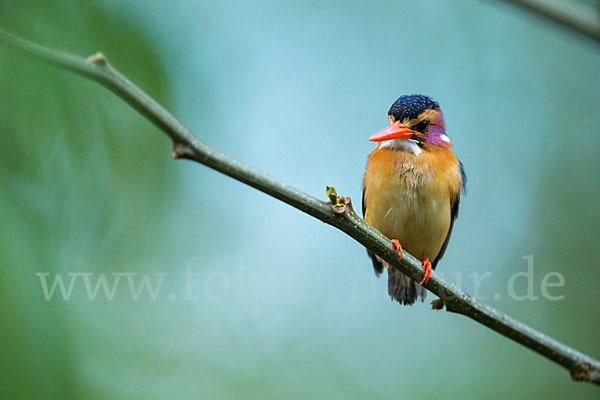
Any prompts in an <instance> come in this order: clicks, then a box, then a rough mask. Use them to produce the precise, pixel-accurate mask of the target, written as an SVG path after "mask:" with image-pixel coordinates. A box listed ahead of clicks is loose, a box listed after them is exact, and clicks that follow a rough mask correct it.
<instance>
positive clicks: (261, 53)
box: [0, 0, 600, 399]
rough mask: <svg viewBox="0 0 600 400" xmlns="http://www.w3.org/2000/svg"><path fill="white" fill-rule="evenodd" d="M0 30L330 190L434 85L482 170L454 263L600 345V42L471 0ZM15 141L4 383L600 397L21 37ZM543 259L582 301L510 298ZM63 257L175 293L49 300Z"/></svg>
mask: <svg viewBox="0 0 600 400" xmlns="http://www.w3.org/2000/svg"><path fill="white" fill-rule="evenodd" d="M0 26H1V27H2V28H4V29H6V30H9V31H11V32H14V33H16V34H19V35H21V36H23V37H25V38H28V39H31V40H34V41H37V42H40V43H43V44H46V45H48V46H51V47H53V48H56V49H62V50H65V51H68V52H71V53H75V54H79V55H89V54H92V53H94V52H95V51H98V50H101V51H102V52H103V53H105V54H106V55H107V56H108V58H109V60H110V62H111V63H112V64H113V65H115V66H116V67H117V68H119V69H120V70H121V71H122V72H124V73H125V74H126V75H127V76H128V77H130V78H131V79H132V80H133V81H134V82H135V83H136V84H138V85H139V86H140V87H141V88H143V89H144V90H146V91H147V92H148V93H149V94H150V95H152V96H153V97H155V98H156V99H157V100H158V101H159V102H161V103H162V104H165V105H166V106H167V108H169V109H172V110H173V111H174V114H175V115H176V116H177V117H179V118H180V119H181V120H182V121H183V122H184V123H185V124H187V125H188V126H190V127H191V128H193V129H194V130H195V131H196V132H197V133H198V135H199V136H200V137H201V138H202V139H203V140H205V141H207V142H208V143H209V144H211V145H214V146H215V147H217V148H219V149H221V150H223V151H226V152H228V153H230V154H232V155H234V156H236V157H238V158H240V159H242V160H244V161H247V162H249V163H251V164H253V165H256V166H257V167H259V168H261V169H264V170H266V171H268V172H269V173H272V174H273V175H275V176H277V177H279V178H281V179H283V180H285V181H286V182H289V183H291V184H293V185H295V186H297V187H299V188H301V189H302V190H306V191H308V192H310V193H312V194H315V195H322V196H323V198H325V193H324V190H325V186H326V185H333V186H335V187H336V188H337V190H338V194H339V195H349V196H351V197H352V198H354V202H355V207H356V206H357V204H358V199H359V198H360V180H361V174H362V173H363V170H364V161H365V156H366V154H367V153H368V152H369V151H370V149H371V144H370V143H369V142H368V141H367V140H366V139H367V138H368V137H369V136H370V135H371V134H372V133H373V132H375V131H377V130H379V129H380V128H381V127H382V126H384V125H385V124H386V123H387V121H386V118H385V112H386V110H387V108H388V107H389V105H390V103H391V102H392V101H393V100H394V99H395V98H396V97H397V96H399V95H401V94H405V93H412V92H423V93H427V94H430V95H432V96H434V97H435V98H436V99H437V100H439V101H440V103H441V104H442V107H443V109H444V111H445V116H446V121H447V123H448V126H449V133H450V135H451V137H452V139H453V142H454V144H455V150H456V152H457V154H458V155H459V156H460V158H461V159H462V161H463V162H464V163H465V166H466V170H467V174H468V176H469V187H468V195H467V196H466V197H465V198H464V200H463V201H462V203H461V207H462V209H461V213H460V218H459V221H458V222H457V224H456V227H455V232H454V237H453V239H452V241H451V243H450V248H449V250H448V253H447V255H446V256H445V259H444V260H443V261H442V262H441V263H440V268H439V272H441V273H442V274H444V275H445V276H447V277H448V278H449V279H451V280H454V281H456V282H457V283H459V284H461V285H462V286H463V287H464V288H465V289H466V290H468V291H472V290H473V283H472V282H473V279H472V276H471V275H470V274H482V273H485V272H489V273H490V274H491V277H490V278H487V279H486V280H484V281H482V284H481V286H480V288H479V295H481V296H485V298H486V302H489V303H490V304H492V305H493V306H496V307H498V308H499V309H501V310H504V311H507V312H509V313H510V314H512V315H513V316H515V317H517V318H519V319H521V320H523V321H524V322H527V323H530V324H531V325H532V326H534V327H536V328H538V329H541V330H542V331H544V332H546V333H548V334H550V335H551V336H554V337H556V338H557V339H559V340H561V341H564V342H565V343H567V344H569V345H573V346H574V347H576V348H577V349H579V350H582V351H585V352H588V353H589V354H590V355H592V356H595V357H596V358H597V357H600V346H599V344H598V340H597V337H598V333H599V332H600V309H598V307H596V306H595V305H596V304H597V301H596V300H595V297H594V296H595V293H596V292H597V289H598V285H599V284H600V274H599V273H598V270H597V268H596V267H595V259H596V258H597V257H598V255H599V250H598V240H599V239H600V213H598V209H597V205H598V204H599V203H600V187H599V186H598V184H597V182H598V171H599V170H600V165H599V164H600V161H599V160H600V158H599V150H600V135H597V130H598V128H597V127H598V126H599V125H600V115H599V114H598V113H597V112H596V109H597V108H598V104H599V103H600V94H599V92H598V90H597V89H598V87H600V72H599V71H600V52H599V51H598V49H597V48H595V47H593V46H590V44H589V43H585V42H582V41H578V40H577V39H576V38H574V37H571V36H568V35H564V34H563V32H562V31H560V30H556V29H553V27H552V26H551V25H549V24H547V23H545V22H544V21H540V20H538V19H536V18H531V17H530V16H528V15H527V14H525V13H518V12H515V11H514V9H512V8H510V7H507V6H506V5H502V4H493V2H478V1H472V0H462V1H457V2H452V4H449V2H448V3H446V2H409V1H403V2H386V1H382V2H377V3H376V4H367V3H361V2H341V1H326V2H321V3H303V2H291V3H281V2H276V1H265V2H261V3H253V2H244V1H237V2H232V3H212V2H195V1H191V0H190V1H184V0H181V1H178V2H167V1H159V0H153V1H150V0H128V1H121V0H104V1H86V2H40V1H33V0H19V1H17V0H0ZM0 138H1V139H0V140H1V141H0V188H1V190H2V195H1V196H0V221H1V222H2V230H1V231H0V272H1V273H2V277H1V279H0V315H2V317H3V324H2V329H1V330H0V398H2V399H4V398H7V399H8V398H10V399H20V398H48V399H50V398H56V399H68V398H88V399H94V398H98V399H101V398H111V399H135V398H139V399H142V398H143V399H148V398H198V397H209V398H232V397H244V398H261V399H263V398H281V397H284V396H285V397H286V398H307V397H328V398H366V397H368V398H371V397H381V398H389V397H407V398H422V397H428V398H481V397H485V398H498V399H502V398H507V397H515V396H522V397H526V398H549V397H550V398H586V397H587V398H590V397H593V396H595V395H596V393H597V389H596V388H595V387H592V386H591V385H586V384H582V383H573V382H571V381H570V378H569V376H568V374H567V373H566V371H564V370H563V369H561V368H559V367H558V366H556V365H554V364H552V363H550V362H549V361H547V360H545V359H543V358H541V357H539V356H538V355H536V354H534V353H532V352H530V351H528V350H525V349H523V348H521V347H520V346H518V345H516V344H514V343H513V342H510V341H508V340H506V339H505V338H503V337H501V336H499V335H497V334H495V333H493V332H491V331H489V330H487V329H486V328H484V327H481V326H479V325H477V324H475V323H473V322H471V321H469V320H467V319H465V318H461V317H458V316H456V315H450V314H446V313H440V312H438V313H434V312H432V311H430V310H429V307H428V305H427V304H420V305H416V306H414V307H411V308H403V307H400V306H398V305H397V304H393V303H391V302H390V301H389V299H387V297H386V288H385V284H386V280H385V279H379V280H377V279H376V278H375V277H374V275H373V274H372V271H371V266H370V262H369V260H368V259H367V257H366V254H365V252H364V249H362V248H360V246H358V245H357V244H356V243H354V242H352V241H351V240H349V239H348V238H347V237H346V236H345V235H343V234H341V233H339V232H336V231H334V230H333V229H330V228H328V227H326V226H324V225H323V224H321V223H319V222H317V221H314V220H312V219H311V218H309V217H307V216H305V215H302V214H300V213H299V212H297V211H295V210H293V209H291V208H289V207H287V206H285V205H283V204H280V203H279V202H277V201H274V200H273V199H270V198H268V197H267V196H265V195H262V194H260V193H257V192H256V191H254V190H252V189H250V188H247V187H245V186H244V185H241V184H239V183H237V182H233V181H231V180H230V179H228V178H226V177H224V176H222V175H220V174H216V173H214V172H212V171H209V170H208V169H206V168H204V167H201V166H198V165H194V164H191V163H188V162H184V161H182V162H177V163H175V162H173V161H171V159H170V152H169V147H168V140H166V139H165V138H164V136H163V135H162V134H161V133H160V132H158V131H157V130H156V129H155V128H154V127H153V126H152V125H151V124H150V123H148V122H147V121H145V120H144V119H143V118H142V117H140V116H139V115H138V114H137V113H136V112H134V111H133V110H131V109H130V108H129V107H127V106H126V105H124V104H123V103H122V102H121V101H120V100H119V99H118V98H116V97H115V96H114V95H112V94H111V93H109V92H107V91H106V90H105V89H103V88H101V87H99V86H98V85H96V84H94V83H92V82H89V81H86V80H84V79H81V78H79V77H76V76H74V75H72V74H69V73H65V72H63V71H59V70H56V69H54V68H53V67H50V66H48V65H45V64H41V63H39V62H37V61H35V60H32V59H29V58H27V57H25V56H23V55H22V54H18V53H16V52H14V51H12V50H10V49H7V48H5V47H3V46H0ZM332 155H334V156H333V157H334V158H335V165H336V168H331V165H332ZM531 254H532V255H534V260H535V263H534V271H535V275H534V287H535V294H536V295H537V296H538V297H540V296H541V295H540V289H539V288H540V284H541V281H542V278H543V276H544V275H545V274H547V273H549V272H554V271H558V272H560V273H561V274H563V276H564V277H565V281H566V285H565V287H563V288H553V291H556V294H564V295H565V298H564V299H563V300H560V301H548V300H546V299H543V298H542V299H539V300H538V301H514V300H512V299H510V298H509V297H508V296H507V294H506V287H507V282H508V281H509V279H510V277H511V276H512V275H513V274H514V273H515V272H521V271H525V268H526V262H525V261H524V260H523V259H522V257H523V256H527V255H531ZM188 268H189V270H188ZM191 270H193V272H194V273H196V274H198V276H195V277H194V280H193V282H191V285H190V286H188V282H187V281H186V280H185V279H184V277H183V276H182V275H181V274H186V273H187V272H188V271H191ZM40 272H48V273H50V279H51V278H53V277H54V276H55V274H59V273H61V274H65V277H66V276H67V275H66V274H68V273H73V272H83V273H90V272H91V273H94V274H95V275H94V276H95V277H97V276H99V274H102V273H104V274H107V276H108V277H109V279H112V277H113V276H114V275H111V274H112V273H119V272H130V273H137V274H138V275H137V276H141V274H144V273H148V274H150V276H151V278H152V279H153V281H154V282H155V279H156V276H157V275H156V274H157V273H159V274H166V275H165V280H164V283H163V286H162V288H161V290H160V294H159V296H158V298H157V299H156V300H152V299H150V298H149V296H148V295H146V294H145V293H143V294H142V295H141V297H140V299H139V300H137V301H136V300H133V299H132V297H131V296H130V295H129V291H128V287H127V285H126V282H125V281H122V282H121V283H122V285H121V286H119V287H118V290H117V294H116V296H115V298H114V299H113V300H108V299H106V298H105V297H103V296H102V293H101V294H100V295H98V296H97V298H96V299H95V300H93V301H92V300H89V299H88V297H87V295H86V290H85V288H84V287H83V286H82V285H81V284H78V285H76V286H75V289H74V291H73V295H72V297H71V298H70V300H69V301H63V300H62V298H60V297H59V296H56V295H55V296H54V297H53V298H52V300H51V301H46V300H45V298H44V294H43V291H42V288H41V286H40V278H39V277H38V276H36V273H40ZM123 279H125V278H123ZM515 290H516V291H517V292H518V293H524V292H525V291H526V290H527V285H526V283H525V282H524V281H523V280H521V281H518V283H517V285H516V289H515ZM494 294H500V295H501V296H500V297H501V298H500V299H498V300H496V299H495V298H494V297H493V295H494ZM192 296H196V297H197V298H192ZM431 297H433V296H431ZM596 396H597V395H596Z"/></svg>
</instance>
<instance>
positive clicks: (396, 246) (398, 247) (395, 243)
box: [392, 239, 404, 258]
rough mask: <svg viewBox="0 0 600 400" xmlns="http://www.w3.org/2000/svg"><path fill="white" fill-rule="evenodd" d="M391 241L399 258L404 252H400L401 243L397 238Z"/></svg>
mask: <svg viewBox="0 0 600 400" xmlns="http://www.w3.org/2000/svg"><path fill="white" fill-rule="evenodd" d="M392 243H393V244H394V248H395V249H396V253H398V254H399V255H400V258H402V257H403V256H404V253H403V252H402V245H401V244H400V242H399V241H398V239H392Z"/></svg>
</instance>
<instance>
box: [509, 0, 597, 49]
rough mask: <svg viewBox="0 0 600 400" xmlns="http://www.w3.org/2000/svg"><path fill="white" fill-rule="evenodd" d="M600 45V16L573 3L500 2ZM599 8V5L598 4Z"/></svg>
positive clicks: (546, 0)
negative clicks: (518, 8)
mask: <svg viewBox="0 0 600 400" xmlns="http://www.w3.org/2000/svg"><path fill="white" fill-rule="evenodd" d="M501 1H504V2H505V3H509V4H512V5H513V6H514V7H520V8H522V9H524V10H526V11H529V12H530V13H532V14H534V15H537V16H539V17H541V18H545V19H547V20H550V21H552V22H554V23H555V24H558V25H560V26H562V27H564V28H566V29H568V30H571V31H573V32H576V33H578V34H580V35H583V36H585V37H587V38H588V39H592V40H593V41H595V42H596V43H600V14H599V13H598V11H599V10H594V9H593V8H591V7H589V6H585V5H583V4H577V2H574V1H566V0H565V1H558V2H557V1H548V0H501ZM599 6H600V4H599Z"/></svg>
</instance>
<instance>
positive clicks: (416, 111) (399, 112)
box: [388, 94, 440, 121]
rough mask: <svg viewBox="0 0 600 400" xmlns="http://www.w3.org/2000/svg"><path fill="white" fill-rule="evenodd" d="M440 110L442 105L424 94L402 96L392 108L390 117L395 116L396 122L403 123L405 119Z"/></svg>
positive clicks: (389, 113) (389, 112)
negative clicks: (426, 111) (428, 111)
mask: <svg viewBox="0 0 600 400" xmlns="http://www.w3.org/2000/svg"><path fill="white" fill-rule="evenodd" d="M439 109H440V105H439V104H438V102H437V101H435V100H433V99H432V98H431V97H428V96H425V95H422V94H409V95H406V96H400V97H399V98H398V100H396V101H395V102H394V104H392V106H391V107H390V110H389V111H388V115H391V116H393V117H394V120H396V121H403V120H404V119H413V118H417V117H418V116H419V115H420V114H421V113H422V112H423V111H425V110H439Z"/></svg>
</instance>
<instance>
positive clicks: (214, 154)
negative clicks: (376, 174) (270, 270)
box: [0, 30, 600, 384]
mask: <svg viewBox="0 0 600 400" xmlns="http://www.w3.org/2000/svg"><path fill="white" fill-rule="evenodd" d="M0 42H5V43H7V44H9V45H11V46H13V47H15V48H17V49H19V50H21V51H23V52H25V53H26V54H29V55H32V56H35V57H37V58H40V59H42V60H45V61H49V62H51V63H53V64H56V65H58V66H60V67H62V68H66V69H68V70H70V71H72V72H75V73H77V74H79V75H82V76H84V77H86V78H89V79H93V80H95V81H97V82H99V83H100V84H101V85H103V86H105V87H107V88H108V89H110V90H111V91H113V92H114V93H115V94H117V95H118V96H119V97H121V98H122V99H123V100H124V101H125V102H127V103H128V104H129V105H130V106H132V107H133V108H135V109H136V110H137V111H138V112H139V113H140V114H142V115H143V116H145V117H146V118H147V119H148V120H150V121H151V122H152V123H153V124H154V125H156V126H157V127H159V128H160V129H161V130H162V131H164V132H165V133H166V134H167V135H168V136H169V137H170V138H171V140H172V147H173V156H174V157H175V158H185V159H189V160H193V161H197V162H199V163H201V164H204V165H206V166H208V167H210V168H212V169H215V170H217V171H219V172H222V173H224V174H225V175H228V176H230V177H232V178H234V179H236V180H238V181H240V182H243V183H245V184H247V185H249V186H252V187H253V188H256V189H258V190H260V191H262V192H264V193H266V194H268V195H270V196H272V197H275V198H277V199H279V200H281V201H283V202H285V203H287V204H289V205H291V206H293V207H295V208H297V209H299V210H301V211H303V212H305V213H307V214H309V215H312V216H313V217H315V218H317V219H319V220H321V221H323V222H325V223H327V224H329V225H332V226H334V227H336V228H338V229H340V230H341V231H343V232H345V233H346V234H348V235H349V236H350V237H352V238H353V239H355V240H356V241H357V242H359V243H360V244H362V245H363V246H365V247H366V248H368V249H369V250H371V251H372V252H373V253H375V254H377V255H379V256H380V257H381V258H383V259H384V260H386V261H387V262H389V263H390V265H391V267H392V268H397V269H398V270H400V271H401V272H402V273H404V274H406V275H408V276H410V277H411V278H413V279H415V280H420V279H421V277H422V275H423V269H422V266H421V262H420V261H419V260H417V259H416V258H415V257H413V256H412V255H410V254H408V253H407V252H404V257H402V258H401V259H400V258H399V256H398V255H397V254H396V251H395V249H394V246H393V245H392V243H391V241H390V240H389V239H388V238H387V237H385V236H384V235H383V234H382V233H380V232H379V231H377V230H376V229H374V228H373V227H371V226H370V225H368V224H367V223H366V222H365V221H363V219H362V218H360V217H359V216H358V215H356V213H355V212H354V210H353V209H352V204H351V202H350V199H349V198H342V197H339V198H338V197H337V193H335V191H334V190H333V189H332V188H329V189H328V193H327V194H328V197H329V199H330V202H329V203H326V202H323V201H321V200H319V199H317V198H315V197H313V196H310V195H308V194H306V193H304V192H302V191H300V190H298V189H296V188H294V187H292V186H290V185H288V184H287V183H285V182H282V181H279V180H277V179H275V178H273V177H272V176H270V175H268V174H266V173H264V172H262V171H260V170H258V169H256V168H254V167H252V166H250V165H247V164H244V163H242V162H241V161H238V160H236V159H234V158H232V157H230V156H228V155H226V154H224V153H222V152H220V151H218V150H216V149H213V148H212V147H210V146H208V145H206V144H205V143H203V142H202V141H200V140H199V139H198V138H197V137H196V136H194V135H193V134H192V132H191V131H190V130H189V129H187V128H186V127H185V126H183V125H182V124H181V123H180V122H179V121H178V120H176V119H175V118H174V117H173V116H172V115H171V114H170V113H169V112H168V111H167V110H165V109H164V108H163V107H162V106H161V105H160V104H158V103H157V102H156V101H155V100H153V99H152V98H151V97H150V96H148V95H147V94H146V93H144V92H143V91H142V90H140V89H139V88H138V87H137V86H135V85H134V84H133V83H132V82H131V81H129V80H128V79H127V78H126V77H125V76H123V75H122V74H121V73H119V72H118V71H117V70H116V69H114V68H113V67H112V66H111V65H110V64H109V63H108V61H107V60H106V58H105V57H104V56H103V55H102V54H101V53H96V54H95V55H93V56H91V57H89V58H87V59H84V58H79V57H74V56H71V55H68V54H63V53H60V52H57V51H55V50H52V49H49V48H46V47H43V46H40V45H38V44H35V43H32V42H29V41H26V40H24V39H21V38H19V37H17V36H14V35H12V34H9V33H7V32H4V31H2V30H0ZM334 200H335V201H334ZM425 287H426V288H427V289H429V290H430V291H431V292H433V293H435V294H436V295H437V296H439V298H440V299H441V301H440V300H437V301H436V302H435V303H436V305H437V306H438V307H437V308H440V307H439V306H440V305H441V306H443V304H445V305H446V309H447V310H448V311H451V312H455V313H458V314H462V315H465V316H467V317H469V318H471V319H473V320H475V321H477V322H479V323H481V324H483V325H485V326H487V327H489V328H491V329H493V330H494V331H496V332H498V333H500V334H502V335H504V336H506V337H508V338H509V339H512V340H514V341H516V342H518V343H521V344H522V345H524V346H526V347H528V348H530V349H531V350H533V351H536V352H537V353H539V354H541V355H542V356H544V357H546V358H548V359H550V360H552V361H554V362H556V363H558V364H560V365H562V366H563V367H565V368H567V369H568V370H569V371H570V372H571V376H572V377H573V379H575V380H580V381H588V382H593V383H596V384H600V362H598V361H597V360H595V359H593V358H591V357H589V356H587V355H585V354H583V353H580V352H578V351H577V350H574V349H572V348H570V347H569V346H566V345H564V344H562V343H560V342H558V341H556V340H554V339H552V338H551V337H549V336H547V335H545V334H543V333H541V332H539V331H537V330H535V329H533V328H531V327H529V326H527V325H525V324H523V323H521V322H519V321H517V320H515V319H513V318H511V317H509V316H508V315H506V314H504V313H502V312H500V311H498V310H496V309H494V308H492V307H490V306H488V305H485V304H483V303H481V302H479V301H477V300H475V299H474V298H473V297H471V296H470V295H469V294H468V293H466V292H464V291H463V290H461V289H459V288H457V287H456V286H454V285H453V284H451V283H449V282H447V281H446V280H445V279H444V278H442V277H441V276H440V275H438V274H437V273H435V272H433V274H432V276H431V278H430V279H429V282H428V283H426V284H425Z"/></svg>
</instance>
